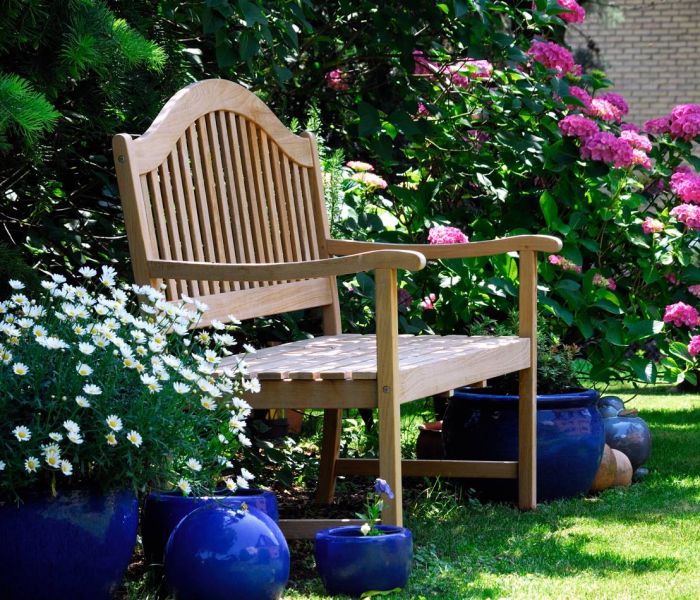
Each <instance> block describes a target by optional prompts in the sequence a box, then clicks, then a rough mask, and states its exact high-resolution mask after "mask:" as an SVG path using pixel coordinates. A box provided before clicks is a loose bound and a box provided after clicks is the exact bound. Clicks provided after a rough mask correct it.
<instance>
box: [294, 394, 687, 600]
mask: <svg viewBox="0 0 700 600" xmlns="http://www.w3.org/2000/svg"><path fill="white" fill-rule="evenodd" d="M621 395H622V396H623V398H628V397H630V396H631V394H624V393H623V394H621ZM630 404H631V405H632V406H634V407H636V408H638V409H639V410H640V412H641V416H642V417H644V418H645V419H646V420H647V422H648V423H649V425H650V427H651V428H652V436H653V451H652V457H651V459H650V461H649V463H648V465H647V466H648V467H649V469H650V471H651V473H650V475H649V476H648V478H647V479H645V480H644V481H643V482H641V483H638V484H635V485H634V486H632V487H631V488H628V489H611V490H607V491H605V492H603V493H602V494H600V495H599V496H597V497H592V498H582V499H573V500H566V501H559V502H553V503H550V504H543V505H540V507H539V508H538V510H537V511H536V512H532V513H521V512H519V511H517V510H515V509H513V508H511V507H508V506H503V505H480V504H475V503H458V502H457V501H456V500H455V499H454V496H453V495H452V494H451V493H450V492H449V491H446V490H444V489H443V488H444V487H445V486H441V485H440V484H439V483H438V484H437V485H435V486H434V487H433V488H430V489H428V490H427V491H426V492H424V493H423V494H422V495H421V496H420V497H418V499H416V500H415V501H413V502H412V503H411V505H409V507H408V510H407V511H406V512H407V514H408V515H409V517H408V522H407V526H408V527H410V528H411V529H412V531H413V534H414V539H415V563H414V567H413V573H412V575H411V579H410V581H409V585H408V587H407V588H406V589H405V590H404V591H403V592H402V593H399V594H393V595H391V596H388V597H389V598H412V599H420V598H441V599H442V598H445V599H447V598H455V599H459V598H538V599H539V598H557V599H564V598H576V599H578V598H595V599H606V598H610V599H613V598H614V599H616V600H621V599H625V598H634V599H637V598H655V599H658V598H663V599H680V598H688V599H696V598H700V397H698V395H697V394H695V395H690V394H686V395H679V394H672V395H664V394H662V393H659V392H658V390H647V391H646V392H644V393H643V394H642V395H640V396H639V397H638V398H636V399H635V400H634V401H633V402H631V403H630ZM310 549H311V546H310V545H309V546H306V547H305V548H302V551H307V552H310V551H311V550H310ZM297 551H299V549H297ZM308 560H309V561H311V560H312V559H311V557H310V556H309V557H308ZM285 598H289V599H295V600H300V599H304V600H314V599H320V598H328V596H326V595H324V593H323V587H322V585H321V582H320V580H318V579H311V580H308V579H307V580H295V579H294V573H292V580H291V582H290V587H289V589H288V590H287V592H286V595H285Z"/></svg>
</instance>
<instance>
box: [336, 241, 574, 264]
mask: <svg viewBox="0 0 700 600" xmlns="http://www.w3.org/2000/svg"><path fill="white" fill-rule="evenodd" d="M326 246H327V248H328V252H329V253H330V254H335V255H338V256H347V255H351V254H355V253H357V252H369V251H372V250H375V251H376V250H412V251H414V252H420V253H421V254H423V255H424V256H425V257H426V258H427V259H430V260H439V259H444V258H476V257H481V256H493V255H495V254H505V253H506V252H520V251H523V250H531V251H534V252H548V253H553V252H558V251H559V250H561V247H562V243H561V240H560V239H559V238H555V237H552V236H549V235H514V236H513V237H507V238H501V239H498V240H485V241H480V242H468V243H466V244H386V243H378V242H356V241H352V240H331V239H327V240H326Z"/></svg>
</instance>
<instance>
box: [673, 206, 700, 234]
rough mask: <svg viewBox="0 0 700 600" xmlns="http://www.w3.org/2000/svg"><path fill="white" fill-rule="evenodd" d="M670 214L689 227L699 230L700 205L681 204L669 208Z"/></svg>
mask: <svg viewBox="0 0 700 600" xmlns="http://www.w3.org/2000/svg"><path fill="white" fill-rule="evenodd" d="M670 214H671V216H672V217H676V219H678V220H679V221H680V222H681V223H685V224H686V226H687V227H689V228H690V229H695V230H697V231H700V206H696V205H695V204H681V205H680V206H676V207H675V208H672V209H671V213H670Z"/></svg>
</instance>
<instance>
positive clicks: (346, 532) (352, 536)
mask: <svg viewBox="0 0 700 600" xmlns="http://www.w3.org/2000/svg"><path fill="white" fill-rule="evenodd" d="M377 529H379V531H381V532H383V533H382V535H363V533H362V532H361V531H360V526H359V525H343V526H341V527H329V528H328V529H322V530H321V531H319V532H317V533H316V540H317V541H318V540H322V539H329V538H330V539H334V540H339V539H345V540H353V541H357V540H369V541H371V540H376V539H381V538H391V537H397V536H401V537H404V536H406V535H410V534H411V531H410V530H409V529H406V528H405V527H396V526H395V525H377Z"/></svg>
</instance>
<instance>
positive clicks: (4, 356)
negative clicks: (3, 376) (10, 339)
mask: <svg viewBox="0 0 700 600" xmlns="http://www.w3.org/2000/svg"><path fill="white" fill-rule="evenodd" d="M0 360H2V362H3V364H6V365H8V364H10V363H11V362H12V352H10V351H9V350H6V349H5V348H3V349H2V350H0Z"/></svg>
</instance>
